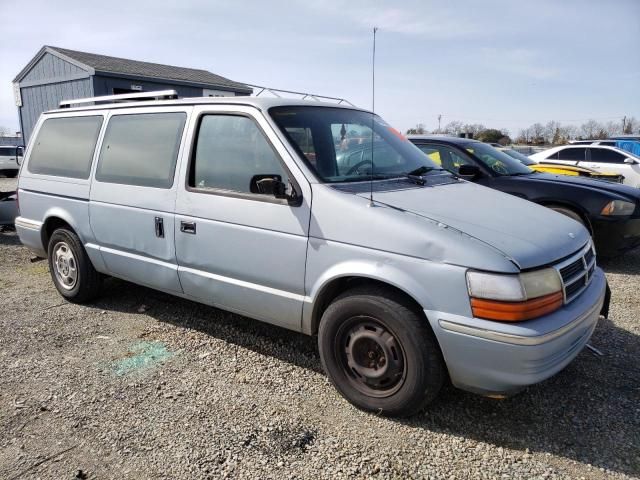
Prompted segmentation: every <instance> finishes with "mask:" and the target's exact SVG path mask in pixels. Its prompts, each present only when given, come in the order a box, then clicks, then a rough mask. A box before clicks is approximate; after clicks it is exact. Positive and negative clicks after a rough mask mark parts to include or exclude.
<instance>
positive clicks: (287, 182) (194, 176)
mask: <svg viewBox="0 0 640 480" xmlns="http://www.w3.org/2000/svg"><path fill="white" fill-rule="evenodd" d="M77 104H78V102H76V103H75V105H77ZM70 107H71V108H61V109H59V110H54V111H50V112H46V113H44V114H43V115H42V116H41V118H40V120H39V121H38V124H37V125H36V128H35V130H34V134H33V137H32V140H31V141H30V142H29V145H28V148H27V151H26V154H25V164H24V166H23V168H22V170H21V174H20V179H19V199H20V216H19V217H18V218H17V219H16V228H17V230H18V233H19V235H20V239H21V240H22V242H23V243H24V244H25V245H26V246H27V247H29V248H30V249H32V250H33V251H34V252H35V253H36V254H37V255H40V256H43V257H47V258H48V260H49V267H50V271H51V277H52V279H53V283H54V284H55V286H56V288H57V289H58V291H59V292H60V294H61V295H62V296H63V297H65V298H66V299H68V300H70V301H73V302H88V301H90V300H91V299H93V298H95V297H96V295H98V293H99V290H100V284H101V280H102V278H103V277H104V276H113V277H118V278H122V279H125V280H128V281H131V282H134V283H137V284H140V285H145V286H147V287H151V288H154V289H157V290H160V291H163V292H166V293H169V294H172V295H177V296H180V297H184V298H188V299H191V300H195V301H197V302H202V303H205V304H208V305H212V306H215V307H219V308H222V309H225V310H229V311H232V312H236V313H239V314H241V315H246V316H248V317H252V318H255V319H258V320H262V321H265V322H269V323H272V324H275V325H278V326H281V327H285V328H288V329H291V330H295V331H298V332H304V333H306V334H309V335H317V337H318V346H319V350H320V356H321V360H322V364H323V366H324V368H325V370H326V372H327V374H328V376H329V378H330V379H331V381H332V383H333V384H334V385H335V387H336V388H337V389H338V391H339V392H340V393H341V394H342V395H343V396H344V397H346V398H347V399H348V400H349V401H350V402H352V403H353V404H354V405H356V406H358V407H360V408H362V409H365V410H370V411H375V412H379V413H382V414H385V415H408V414H411V413H413V412H416V411H418V410H419V409H421V408H422V407H424V406H425V405H426V404H427V403H429V402H430V401H431V400H433V399H434V398H435V397H436V395H437V394H438V392H439V391H440V389H441V387H442V386H443V384H444V383H445V382H447V381H450V382H452V383H453V385H455V386H456V387H459V388H462V389H465V390H469V391H472V392H477V393H479V394H483V395H492V396H495V395H500V396H502V395H507V394H511V393H514V392H517V391H518V390H520V389H522V388H523V387H525V386H527V385H531V384H533V383H536V382H540V381H542V380H544V379H546V378H548V377H550V376H551V375H553V374H555V373H556V372H558V371H559V370H561V369H562V368H564V367H565V366H566V365H567V364H568V363H569V362H571V360H572V359H573V358H574V357H575V356H576V355H577V354H578V352H580V350H582V348H583V347H584V346H585V344H586V343H587V342H588V340H589V337H590V336H591V334H592V332H593V330H594V329H595V326H596V323H597V320H598V318H599V312H600V311H601V308H602V306H603V302H604V301H605V300H604V299H605V291H606V279H605V277H604V274H603V272H602V271H601V270H600V269H599V268H598V267H596V264H595V263H596V262H595V252H594V249H593V245H592V243H591V239H590V237H589V233H588V232H587V230H586V229H585V228H584V227H582V226H581V225H580V224H578V223H576V222H575V221H573V220H571V219H569V218H567V217H565V216H563V215H560V214H557V213H555V212H553V211H550V210H548V209H546V208H544V207H541V206H538V205H535V204H533V203H530V202H527V201H525V200H521V199H518V198H516V197H513V196H510V195H507V194H504V193H501V192H497V191H495V190H491V189H488V188H484V187H481V186H477V185H474V184H473V183H470V182H467V181H465V180H464V178H461V177H458V176H455V175H453V174H451V173H449V172H447V171H444V170H442V169H440V168H439V167H438V166H437V165H435V164H434V163H432V162H431V161H430V160H429V158H428V157H426V156H425V155H424V154H423V153H422V152H421V151H420V150H418V149H417V148H416V147H414V146H413V145H412V144H411V143H410V142H409V141H407V140H406V139H405V138H404V137H403V136H402V135H401V134H400V133H399V132H397V131H396V130H394V129H393V128H392V127H390V126H389V125H388V124H387V123H385V122H384V121H383V120H382V119H381V118H380V117H378V116H376V115H374V114H373V113H371V112H368V111H364V110H360V109H357V108H351V107H346V106H339V105H334V104H324V103H316V102H309V101H302V100H300V101H298V100H285V99H263V98H250V97H237V98H215V99H213V98H192V99H175V100H163V99H160V100H152V101H143V102H124V103H122V102H121V103H112V104H104V103H101V102H100V101H99V99H94V102H92V104H91V105H88V106H87V105H85V106H72V105H71V106H70ZM362 144H370V148H363V147H362ZM351 153H353V155H354V158H350V155H351Z"/></svg>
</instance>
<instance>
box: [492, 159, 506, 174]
mask: <svg viewBox="0 0 640 480" xmlns="http://www.w3.org/2000/svg"><path fill="white" fill-rule="evenodd" d="M491 170H493V171H494V172H496V173H500V174H501V175H509V170H507V169H506V168H505V166H504V165H502V163H500V162H495V163H494V164H493V165H491Z"/></svg>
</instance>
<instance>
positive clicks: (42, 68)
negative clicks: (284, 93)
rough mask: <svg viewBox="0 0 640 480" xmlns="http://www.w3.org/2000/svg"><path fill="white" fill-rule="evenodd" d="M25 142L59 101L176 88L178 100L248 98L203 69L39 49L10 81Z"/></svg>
mask: <svg viewBox="0 0 640 480" xmlns="http://www.w3.org/2000/svg"><path fill="white" fill-rule="evenodd" d="M13 88H14V96H15V100H16V105H17V106H18V115H19V118H20V128H21V131H22V136H23V139H24V142H25V143H26V142H28V141H29V137H30V135H31V132H32V131H33V127H34V125H35V123H36V121H37V120H38V117H39V116H40V114H41V113H42V112H45V111H47V110H51V109H53V108H57V107H58V104H59V103H60V101H62V100H71V99H75V98H85V97H97V96H101V95H114V94H120V93H131V92H149V91H154V90H168V89H172V90H176V91H177V92H178V95H179V96H180V97H201V96H216V97H217V96H238V95H250V94H251V93H252V89H251V88H250V87H248V86H246V85H243V84H241V83H238V82H234V81H232V80H229V79H227V78H224V77H221V76H220V75H216V74H214V73H211V72H208V71H207V70H197V69H194V68H182V67H174V66H171V65H160V64H157V63H149V62H140V61H136V60H127V59H125V58H117V57H108V56H106V55H97V54H95V53H86V52H78V51H75V50H67V49H65V48H58V47H49V46H44V47H42V48H41V49H40V51H39V52H38V53H37V54H36V56H35V57H33V59H32V60H31V61H30V62H29V63H28V64H27V66H26V67H24V68H23V69H22V71H21V72H20V73H19V74H18V75H17V76H16V78H15V79H14V80H13Z"/></svg>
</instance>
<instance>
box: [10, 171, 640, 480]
mask: <svg viewBox="0 0 640 480" xmlns="http://www.w3.org/2000/svg"><path fill="white" fill-rule="evenodd" d="M11 182H12V181H9V180H5V179H0V190H2V189H6V187H10V186H11ZM602 266H603V267H604V268H605V271H606V272H607V277H608V279H609V282H610V285H611V289H612V292H613V303H612V308H611V312H610V318H609V319H607V320H603V319H601V320H600V322H599V325H598V327H597V329H596V331H595V333H594V335H593V338H592V341H591V344H592V345H593V346H594V347H595V348H596V349H597V350H598V351H599V352H600V353H602V355H599V354H598V353H596V352H592V351H590V350H588V349H585V350H584V351H583V352H582V353H581V354H580V355H579V356H578V357H577V358H576V360H575V361H574V362H573V363H571V364H570V365H569V367H568V368H566V369H565V370H564V371H563V372H561V373H560V374H558V375H557V376H555V377H553V378H552V379H550V380H548V381H546V382H543V383H541V384H539V385H536V386H533V387H530V388H528V389H527V390H525V391H524V392H522V393H521V394H519V395H517V396H515V397H512V398H510V399H507V400H502V401H498V400H491V399H485V398H482V397H478V396H475V395H472V394H467V393H464V392H461V391H458V390H456V389H454V388H451V387H449V388H446V389H445V391H444V392H443V394H442V395H441V397H440V398H439V399H438V400H436V402H435V403H434V404H432V405H431V406H430V408H429V409H428V410H427V411H425V412H424V413H422V414H419V415H417V416H415V417H412V418H410V419H403V420H397V419H387V418H381V417H377V416H375V415H371V414H366V413H363V412H360V411H358V410H356V409H355V408H353V407H352V406H350V405H349V404H348V403H347V402H346V401H345V400H343V399H342V398H341V397H340V396H339V395H338V393H337V392H336V391H335V390H334V389H333V388H332V387H331V385H330V384H329V381H328V380H327V378H326V376H325V375H324V374H323V372H322V370H321V367H320V360H319V356H318V352H317V348H316V343H315V339H314V338H310V337H305V336H303V335H299V334H295V333H292V332H289V331H286V330H283V329H280V328H276V327H272V326H269V325H266V324H262V323H259V322H256V321H253V320H249V319H246V318H243V317H239V316H237V315H233V314H230V313H226V312H223V311H221V310H217V309H214V308H210V307H206V306H203V305H199V304H196V303H193V302H189V301H186V300H181V299H178V298H174V297H171V296H168V295H165V294H162V293H159V292H155V291H152V290H149V289H146V288H143V287H138V286H135V285H132V284H130V283H127V282H124V281H120V280H115V279H109V280H108V281H107V282H106V283H105V287H104V291H103V295H102V297H101V298H100V299H99V300H98V301H96V302H95V303H93V304H91V305H86V306H79V305H74V304H70V303H67V302H65V301H64V300H63V299H62V298H61V297H60V296H59V295H58V293H57V291H56V290H55V288H54V287H53V285H52V283H51V280H50V277H49V272H48V267H47V263H46V261H36V262H32V261H31V254H30V253H29V252H28V251H27V250H26V249H25V248H24V247H22V246H21V245H20V243H19V240H18V238H17V236H16V235H15V233H12V232H5V233H0V292H1V295H2V302H1V304H0V305H1V309H0V329H1V333H0V362H1V364H2V374H1V375H0V478H3V479H18V478H20V479H22V478H43V479H44V478H55V479H61V478H68V479H72V478H189V479H192V478H220V477H228V478H274V479H275V478H370V477H372V478H587V479H590V478H629V477H637V476H638V475H639V474H640V369H639V362H638V358H640V341H639V337H638V336H639V335H640V327H639V324H640V295H639V292H638V288H639V287H640V251H636V252H634V253H631V254H628V255H626V256H624V257H622V258H620V259H617V260H614V261H609V262H606V263H602Z"/></svg>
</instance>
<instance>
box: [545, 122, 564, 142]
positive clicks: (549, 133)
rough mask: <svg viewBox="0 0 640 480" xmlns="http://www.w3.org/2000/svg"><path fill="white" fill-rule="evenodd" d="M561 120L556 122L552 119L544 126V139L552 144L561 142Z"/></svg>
mask: <svg viewBox="0 0 640 480" xmlns="http://www.w3.org/2000/svg"><path fill="white" fill-rule="evenodd" d="M560 127H561V125H560V122H556V121H555V120H551V121H550V122H549V123H547V124H546V125H545V127H544V139H545V142H546V143H551V144H552V145H558V144H559V143H560V138H561V135H560Z"/></svg>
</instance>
